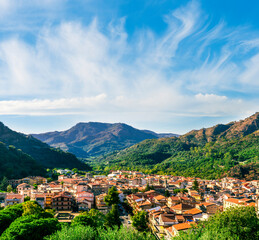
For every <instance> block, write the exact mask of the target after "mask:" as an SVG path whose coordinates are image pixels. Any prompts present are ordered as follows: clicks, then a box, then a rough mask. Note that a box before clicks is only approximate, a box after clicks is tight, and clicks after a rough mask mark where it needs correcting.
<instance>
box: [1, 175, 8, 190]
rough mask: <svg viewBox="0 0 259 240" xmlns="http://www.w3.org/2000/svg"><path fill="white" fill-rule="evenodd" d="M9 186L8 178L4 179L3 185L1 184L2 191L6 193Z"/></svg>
mask: <svg viewBox="0 0 259 240" xmlns="http://www.w3.org/2000/svg"><path fill="white" fill-rule="evenodd" d="M8 185H9V184H8V179H7V177H3V179H2V181H1V183H0V190H2V191H6V189H7V186H8Z"/></svg>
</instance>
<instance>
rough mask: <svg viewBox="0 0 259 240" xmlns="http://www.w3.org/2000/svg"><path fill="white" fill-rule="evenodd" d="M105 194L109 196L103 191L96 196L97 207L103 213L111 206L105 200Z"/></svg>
mask: <svg viewBox="0 0 259 240" xmlns="http://www.w3.org/2000/svg"><path fill="white" fill-rule="evenodd" d="M105 196H107V194H106V193H103V194H100V195H98V196H96V197H95V202H96V207H97V209H98V210H99V211H100V212H103V213H107V212H108V211H109V210H110V206H108V205H107V204H106V202H105V201H104V198H105Z"/></svg>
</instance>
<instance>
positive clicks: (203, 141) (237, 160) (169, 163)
mask: <svg viewBox="0 0 259 240" xmlns="http://www.w3.org/2000/svg"><path fill="white" fill-rule="evenodd" d="M258 119H259V114H258V113H257V114H255V115H253V116H251V117H250V118H248V119H246V120H243V121H240V122H237V123H230V124H228V125H223V126H222V125H217V126H215V127H213V128H209V129H202V130H199V131H192V132H190V133H188V134H186V135H183V136H181V137H179V138H176V137H173V138H164V139H150V140H145V141H143V142H141V143H138V144H136V145H134V146H132V147H130V148H128V149H125V150H123V151H120V152H115V153H113V154H109V155H106V156H102V157H100V158H98V159H97V160H95V161H94V162H93V163H92V164H93V166H94V167H95V169H97V170H104V171H109V170H111V169H113V170H115V169H128V170H133V169H134V170H140V171H143V172H145V173H149V174H152V173H157V174H172V175H183V176H193V177H194V176H195V177H201V178H209V179H215V178H220V177H222V176H227V175H230V176H235V177H239V178H246V179H247V180H251V179H258V177H259V137H258V135H259V131H258V126H259V124H258ZM233 169H234V170H238V169H239V170H238V171H234V170H233ZM234 172H235V174H234V175H233V173H234Z"/></svg>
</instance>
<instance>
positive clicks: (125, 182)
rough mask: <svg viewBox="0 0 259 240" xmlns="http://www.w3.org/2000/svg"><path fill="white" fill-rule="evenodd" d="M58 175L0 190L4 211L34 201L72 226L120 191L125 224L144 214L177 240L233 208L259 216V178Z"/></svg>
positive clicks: (161, 234)
mask: <svg viewBox="0 0 259 240" xmlns="http://www.w3.org/2000/svg"><path fill="white" fill-rule="evenodd" d="M57 173H58V174H59V175H58V179H57V180H56V181H50V182H48V181H47V178H44V177H41V176H29V177H26V178H22V179H11V180H8V184H9V185H10V186H11V187H12V191H10V192H0V204H1V207H6V206H10V205H14V204H17V203H22V202H24V201H26V200H28V199H30V200H33V201H36V202H37V203H38V204H39V205H40V206H41V207H42V208H44V209H48V208H50V209H54V210H55V213H56V215H55V216H56V217H57V218H58V220H59V221H60V222H71V220H72V219H73V218H74V217H75V216H77V215H78V214H79V212H82V211H89V210H90V209H92V208H96V209H98V210H99V211H101V212H102V213H104V214H106V213H107V212H108V211H109V210H110V208H111V207H109V206H108V205H107V204H106V203H105V201H104V199H105V196H106V195H107V193H108V190H109V189H110V188H112V187H116V189H117V191H118V193H119V199H120V202H121V206H120V210H121V212H122V214H121V215H123V216H122V217H121V220H122V222H123V224H126V225H127V224H128V225H130V223H131V221H130V217H129V216H128V213H131V214H134V213H136V212H140V211H145V212H147V213H148V227H149V229H150V231H152V233H153V234H154V235H155V236H156V237H157V239H162V238H163V239H171V238H172V237H174V236H178V235H179V232H181V231H186V230H188V229H190V228H191V227H192V226H193V224H196V223H198V222H199V221H204V220H207V219H208V218H209V217H210V216H212V215H214V214H215V213H216V212H218V211H224V210H225V209H227V208H229V207H232V206H254V207H255V210H256V211H257V214H259V180H254V181H245V180H239V179H234V178H229V177H225V178H223V179H219V180H203V179H199V178H190V177H187V178H186V177H182V176H170V175H145V174H143V173H141V172H136V171H112V172H110V174H108V175H107V176H105V175H92V174H91V173H86V174H85V176H82V175H78V174H77V173H74V172H72V171H70V170H57ZM126 212H128V213H126ZM123 213H126V214H123Z"/></svg>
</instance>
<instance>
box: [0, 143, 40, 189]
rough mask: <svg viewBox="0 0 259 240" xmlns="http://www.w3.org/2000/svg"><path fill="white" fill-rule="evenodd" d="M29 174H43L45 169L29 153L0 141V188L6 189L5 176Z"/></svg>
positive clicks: (20, 176) (12, 176) (18, 176)
mask: <svg viewBox="0 0 259 240" xmlns="http://www.w3.org/2000/svg"><path fill="white" fill-rule="evenodd" d="M30 175H43V176H44V175H45V170H44V169H43V168H42V167H41V166H40V165H39V164H38V163H37V162H36V161H35V160H34V159H33V158H32V157H30V156H29V155H27V154H25V153H24V152H22V151H21V150H17V149H16V148H15V147H14V146H9V147H7V146H6V145H5V144H4V143H2V142H0V179H2V181H1V184H0V190H3V191H6V190H7V186H8V183H7V178H9V179H10V178H23V177H26V176H30Z"/></svg>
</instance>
